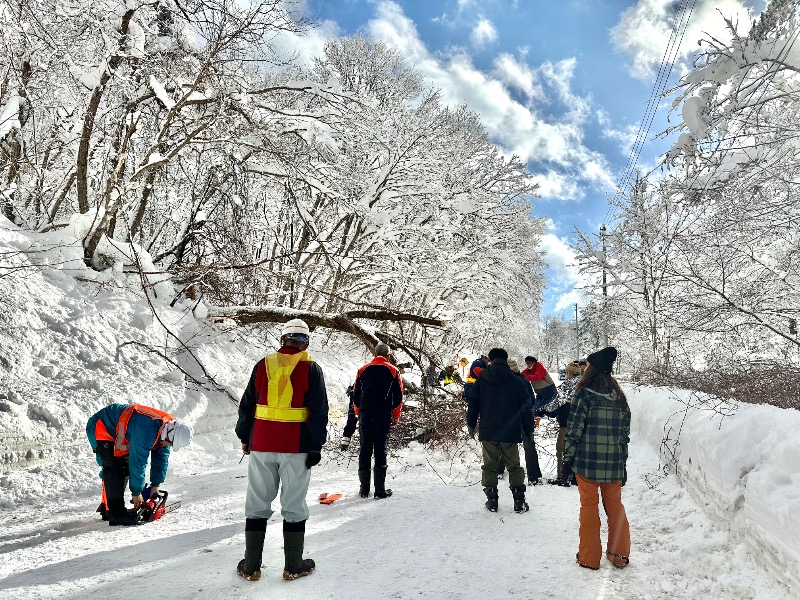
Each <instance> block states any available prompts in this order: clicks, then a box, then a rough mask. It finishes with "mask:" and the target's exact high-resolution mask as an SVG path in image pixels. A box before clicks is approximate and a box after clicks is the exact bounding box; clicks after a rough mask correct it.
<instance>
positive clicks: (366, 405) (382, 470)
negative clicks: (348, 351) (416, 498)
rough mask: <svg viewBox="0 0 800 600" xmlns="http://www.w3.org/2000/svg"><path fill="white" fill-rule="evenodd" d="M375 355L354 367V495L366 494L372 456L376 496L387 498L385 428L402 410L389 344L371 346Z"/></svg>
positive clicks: (394, 420) (401, 384)
mask: <svg viewBox="0 0 800 600" xmlns="http://www.w3.org/2000/svg"><path fill="white" fill-rule="evenodd" d="M374 353H375V357H374V358H373V359H372V360H371V361H370V362H368V363H367V364H365V365H364V366H363V367H361V368H360V369H359V370H358V375H357V376H356V383H355V385H354V386H353V406H354V407H355V411H356V414H357V415H358V418H359V434H360V436H361V451H360V452H359V455H358V479H359V483H360V484H361V486H360V488H359V490H358V495H359V496H361V497H362V498H366V497H367V496H369V489H370V482H371V479H372V472H371V467H372V458H373V455H374V457H375V494H374V497H375V498H376V499H382V498H388V497H389V496H391V495H392V490H390V489H386V471H387V470H388V464H387V459H386V445H387V443H388V441H389V430H390V429H391V427H392V426H394V425H397V422H398V421H399V420H400V412H401V411H402V410H403V382H402V380H401V379H400V370H399V369H398V368H397V367H396V366H395V365H393V364H392V360H391V356H390V354H389V346H387V345H386V344H384V343H380V344H378V345H377V346H375V352H374Z"/></svg>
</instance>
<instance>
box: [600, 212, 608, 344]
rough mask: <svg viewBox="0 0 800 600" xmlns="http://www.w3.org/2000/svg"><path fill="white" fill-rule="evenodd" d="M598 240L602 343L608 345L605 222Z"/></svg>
mask: <svg viewBox="0 0 800 600" xmlns="http://www.w3.org/2000/svg"><path fill="white" fill-rule="evenodd" d="M600 241H601V243H602V245H603V345H604V346H606V347H607V346H608V315H607V314H606V302H607V299H608V286H607V285H606V224H605V223H603V224H602V225H600Z"/></svg>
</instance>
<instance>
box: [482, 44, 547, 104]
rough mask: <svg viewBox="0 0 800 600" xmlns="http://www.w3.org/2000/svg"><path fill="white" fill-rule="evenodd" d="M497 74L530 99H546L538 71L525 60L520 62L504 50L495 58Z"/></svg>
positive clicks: (500, 78)
mask: <svg viewBox="0 0 800 600" xmlns="http://www.w3.org/2000/svg"><path fill="white" fill-rule="evenodd" d="M494 74H495V76H496V77H497V78H498V79H499V80H500V81H502V82H503V83H505V84H506V85H508V86H509V87H512V88H516V89H518V90H520V91H521V92H523V93H524V94H525V95H526V96H527V97H528V99H529V100H534V99H537V100H544V99H545V96H544V91H543V90H542V85H541V84H540V83H539V79H538V77H537V75H536V72H535V71H534V70H533V69H532V68H531V67H530V66H529V65H528V64H527V63H525V62H520V61H518V60H517V59H515V58H514V57H513V56H511V55H510V54H508V53H506V52H503V53H502V54H500V55H499V56H498V57H497V58H495V59H494Z"/></svg>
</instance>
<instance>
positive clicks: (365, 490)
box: [358, 469, 372, 498]
mask: <svg viewBox="0 0 800 600" xmlns="http://www.w3.org/2000/svg"><path fill="white" fill-rule="evenodd" d="M371 479H372V471H371V470H369V469H366V470H362V471H359V472H358V480H359V481H360V482H361V487H360V488H358V495H359V496H361V497H362V498H368V497H369V482H370V480H371Z"/></svg>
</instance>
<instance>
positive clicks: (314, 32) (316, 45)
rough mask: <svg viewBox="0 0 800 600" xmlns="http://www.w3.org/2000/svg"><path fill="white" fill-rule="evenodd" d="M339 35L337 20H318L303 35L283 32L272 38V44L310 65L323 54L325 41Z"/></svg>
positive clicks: (298, 60)
mask: <svg viewBox="0 0 800 600" xmlns="http://www.w3.org/2000/svg"><path fill="white" fill-rule="evenodd" d="M339 35H341V31H340V29H339V25H338V24H337V23H336V22H334V21H318V22H316V23H315V24H314V27H310V28H309V29H308V30H307V31H306V32H305V33H304V34H302V35H295V34H293V33H288V32H282V33H281V34H279V35H277V36H275V37H274V38H273V39H272V40H271V46H273V47H274V48H275V49H276V50H277V51H278V52H282V53H283V54H284V55H285V56H287V57H289V56H295V55H296V56H297V62H298V63H299V64H303V65H310V64H311V61H312V59H314V58H317V57H321V56H322V55H323V53H324V49H325V41H326V40H328V39H330V38H334V37H337V36H339Z"/></svg>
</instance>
